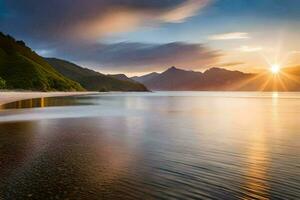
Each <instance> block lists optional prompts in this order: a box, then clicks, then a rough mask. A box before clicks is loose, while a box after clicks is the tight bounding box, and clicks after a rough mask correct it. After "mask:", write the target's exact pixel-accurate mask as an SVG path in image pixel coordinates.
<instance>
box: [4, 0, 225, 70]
mask: <svg viewBox="0 0 300 200" xmlns="http://www.w3.org/2000/svg"><path fill="white" fill-rule="evenodd" d="M210 1H211V0H86V1H83V0H49V1H41V0H4V3H3V4H0V11H5V12H3V14H1V15H0V29H1V30H2V31H4V32H6V33H9V34H12V35H14V36H15V37H17V38H18V39H24V40H25V41H26V42H27V43H29V44H30V46H31V47H34V49H35V50H37V51H38V52H39V53H42V54H43V55H44V56H55V57H61V58H66V59H70V60H73V61H76V62H79V63H85V64H88V65H89V66H92V67H95V68H97V67H98V68H97V69H100V70H101V69H105V70H107V71H108V70H110V71H123V72H134V71H136V72H142V71H149V70H153V69H155V70H160V69H161V68H160V67H162V66H166V67H168V66H171V65H176V66H182V67H185V66H188V67H189V68H200V67H202V66H204V65H206V64H209V63H211V62H213V61H214V60H215V59H217V58H218V56H219V55H218V53H217V52H215V51H212V50H210V49H208V48H207V47H205V46H203V45H201V44H187V43H179V42H177V43H176V42H175V43H169V44H144V43H130V42H128V43H116V44H103V43H99V41H101V39H102V38H104V37H106V36H110V35H111V34H112V33H118V32H126V31H131V30H133V29H136V28H138V27H140V26H147V25H153V24H160V23H179V22H182V21H184V20H186V19H187V18H189V17H191V16H193V15H195V14H196V13H197V12H198V11H199V10H200V9H201V8H203V7H204V6H206V5H207V4H208V3H209V2H210Z"/></svg>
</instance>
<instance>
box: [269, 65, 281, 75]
mask: <svg viewBox="0 0 300 200" xmlns="http://www.w3.org/2000/svg"><path fill="white" fill-rule="evenodd" d="M270 70H271V72H272V74H278V73H279V72H280V65H278V64H273V65H271V68H270Z"/></svg>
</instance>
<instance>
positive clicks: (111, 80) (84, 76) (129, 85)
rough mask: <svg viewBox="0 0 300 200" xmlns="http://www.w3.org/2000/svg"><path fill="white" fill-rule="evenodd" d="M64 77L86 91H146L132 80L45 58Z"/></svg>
mask: <svg viewBox="0 0 300 200" xmlns="http://www.w3.org/2000/svg"><path fill="white" fill-rule="evenodd" d="M46 60H47V61H48V62H49V63H50V64H51V65H52V66H53V67H54V68H55V69H56V70H57V71H59V72H60V73H61V74H63V75H64V76H66V77H68V78H70V79H72V80H74V81H77V82H79V83H80V84H81V85H82V86H83V87H84V88H86V89H87V90H95V91H147V88H146V87H145V86H144V85H142V84H141V83H138V82H135V81H132V80H130V81H129V80H119V79H118V78H115V77H112V76H109V75H104V74H101V73H98V72H95V71H93V70H90V69H86V68H82V67H80V66H78V65H75V64H73V63H70V62H68V61H65V60H60V59H56V58H46Z"/></svg>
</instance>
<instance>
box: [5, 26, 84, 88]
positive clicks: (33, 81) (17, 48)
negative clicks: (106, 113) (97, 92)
mask: <svg viewBox="0 0 300 200" xmlns="http://www.w3.org/2000/svg"><path fill="white" fill-rule="evenodd" d="M0 76H1V77H2V79H4V80H5V82H6V87H7V88H8V89H25V90H39V91H56V90H59V91H76V90H77V91H81V90H84V89H83V88H82V87H81V85H80V84H79V83H76V82H75V81H72V80H70V79H68V78H66V77H64V76H63V75H61V74H60V73H59V72H57V71H56V70H55V69H54V68H53V67H52V66H51V65H50V64H49V63H47V62H46V61H45V60H44V59H43V58H42V57H40V56H39V55H38V54H36V53H35V52H34V51H32V50H31V49H30V48H29V47H27V46H26V45H25V43H24V42H23V41H16V40H15V39H14V38H12V37H11V36H8V35H4V34H3V33H1V32H0Z"/></svg>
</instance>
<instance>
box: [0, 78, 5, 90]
mask: <svg viewBox="0 0 300 200" xmlns="http://www.w3.org/2000/svg"><path fill="white" fill-rule="evenodd" d="M5 87H6V82H5V80H4V79H2V78H1V77H0V89H4V88H5Z"/></svg>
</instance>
